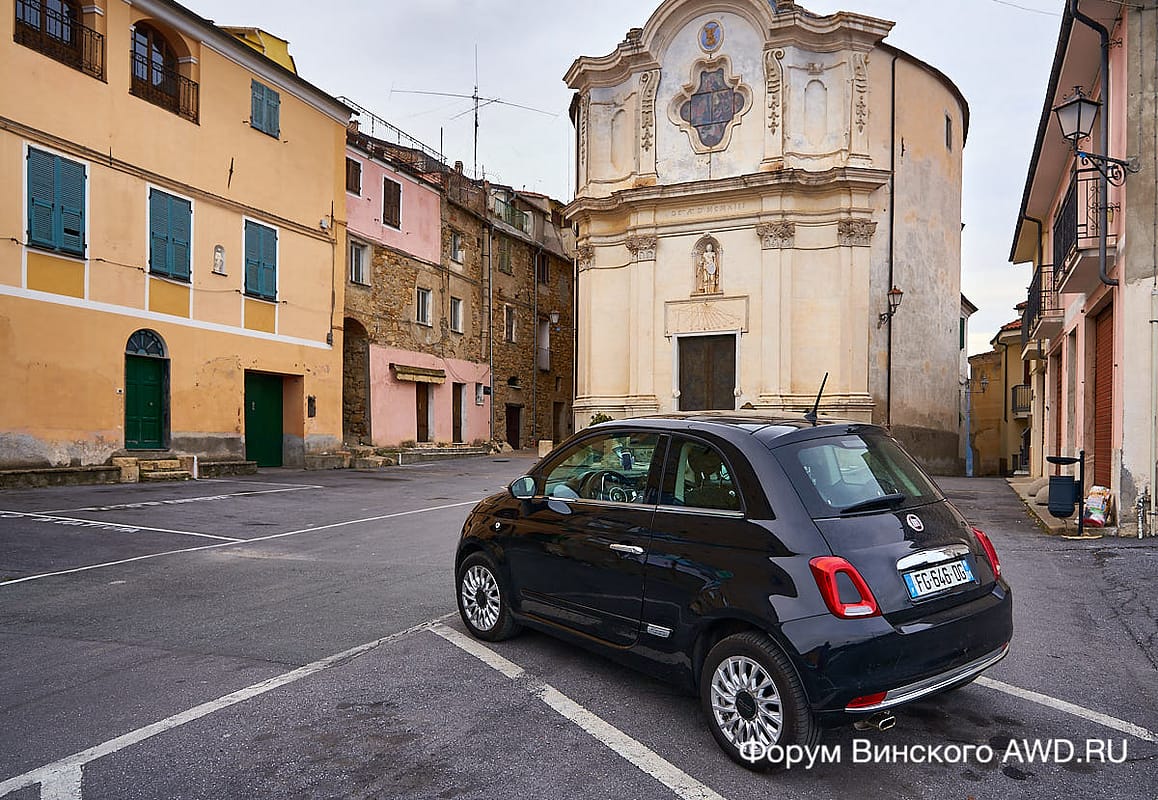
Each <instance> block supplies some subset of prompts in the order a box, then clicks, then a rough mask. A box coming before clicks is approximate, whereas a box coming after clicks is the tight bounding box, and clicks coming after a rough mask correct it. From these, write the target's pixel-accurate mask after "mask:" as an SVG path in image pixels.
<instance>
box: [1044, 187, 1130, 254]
mask: <svg viewBox="0 0 1158 800" xmlns="http://www.w3.org/2000/svg"><path fill="white" fill-rule="evenodd" d="M1100 180H1101V176H1100V175H1099V174H1098V171H1097V170H1094V169H1085V170H1078V171H1076V172H1075V173H1074V175H1073V179H1072V180H1071V181H1070V185H1069V188H1068V189H1067V190H1066V194H1065V199H1063V200H1062V204H1061V207H1060V208H1058V212H1057V216H1055V217H1054V221H1053V263H1054V264H1055V265H1056V266H1057V267H1058V271H1059V272H1061V271H1062V270H1064V267H1065V264H1067V263H1068V262H1069V259H1070V256H1071V255H1072V254H1073V253H1074V251H1075V250H1077V249H1078V248H1086V247H1094V246H1096V244H1097V242H1096V240H1097V238H1098V233H1099V231H1100V224H1099V223H1100V222H1101V219H1102V214H1101V211H1102V207H1101V199H1100V194H1099V181H1100ZM1116 209H1117V204H1114V203H1111V204H1110V206H1109V208H1108V209H1107V216H1109V217H1110V219H1111V220H1112V218H1113V217H1112V215H1113V212H1114V211H1115V210H1116ZM1107 233H1108V234H1109V237H1110V238H1111V239H1114V238H1116V237H1114V230H1113V229H1112V228H1109V227H1108V228H1107Z"/></svg>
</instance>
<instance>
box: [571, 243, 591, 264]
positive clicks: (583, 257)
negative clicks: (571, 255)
mask: <svg viewBox="0 0 1158 800" xmlns="http://www.w3.org/2000/svg"><path fill="white" fill-rule="evenodd" d="M575 258H576V259H578V261H579V269H591V264H592V262H593V261H595V248H594V247H592V246H591V245H589V244H581V245H579V246H578V247H576V248H575Z"/></svg>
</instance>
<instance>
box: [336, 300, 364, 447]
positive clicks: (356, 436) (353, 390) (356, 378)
mask: <svg viewBox="0 0 1158 800" xmlns="http://www.w3.org/2000/svg"><path fill="white" fill-rule="evenodd" d="M342 328H343V329H344V331H345V334H344V336H343V337H342V438H343V440H344V441H345V442H346V443H347V444H369V443H370V442H371V434H370V337H369V335H368V334H367V333H366V328H365V326H363V325H362V323H360V322H358V320H356V319H353V318H352V317H346V319H345V320H344V321H343V323H342Z"/></svg>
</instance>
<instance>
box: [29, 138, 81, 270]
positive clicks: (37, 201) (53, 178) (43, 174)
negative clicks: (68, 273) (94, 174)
mask: <svg viewBox="0 0 1158 800" xmlns="http://www.w3.org/2000/svg"><path fill="white" fill-rule="evenodd" d="M84 192H85V168H84V165H83V164H78V163H77V162H75V161H69V160H68V159H66V158H61V157H60V156H55V155H52V154H51V153H46V152H44V151H43V150H37V149H35V148H32V147H30V148H28V243H29V244H30V245H32V246H33V247H42V248H45V249H48V250H56V251H59V252H61V253H70V254H73V255H78V256H83V255H84V247H85V239H84V233H85V231H84Z"/></svg>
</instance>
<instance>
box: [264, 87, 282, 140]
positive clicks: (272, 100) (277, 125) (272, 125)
mask: <svg viewBox="0 0 1158 800" xmlns="http://www.w3.org/2000/svg"><path fill="white" fill-rule="evenodd" d="M262 130H264V131H265V132H266V133H268V134H269V135H270V136H280V135H281V95H279V94H278V93H277V92H275V91H274V90H273V89H270V88H269V87H268V86H267V87H265V127H264V128H263V129H262Z"/></svg>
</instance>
